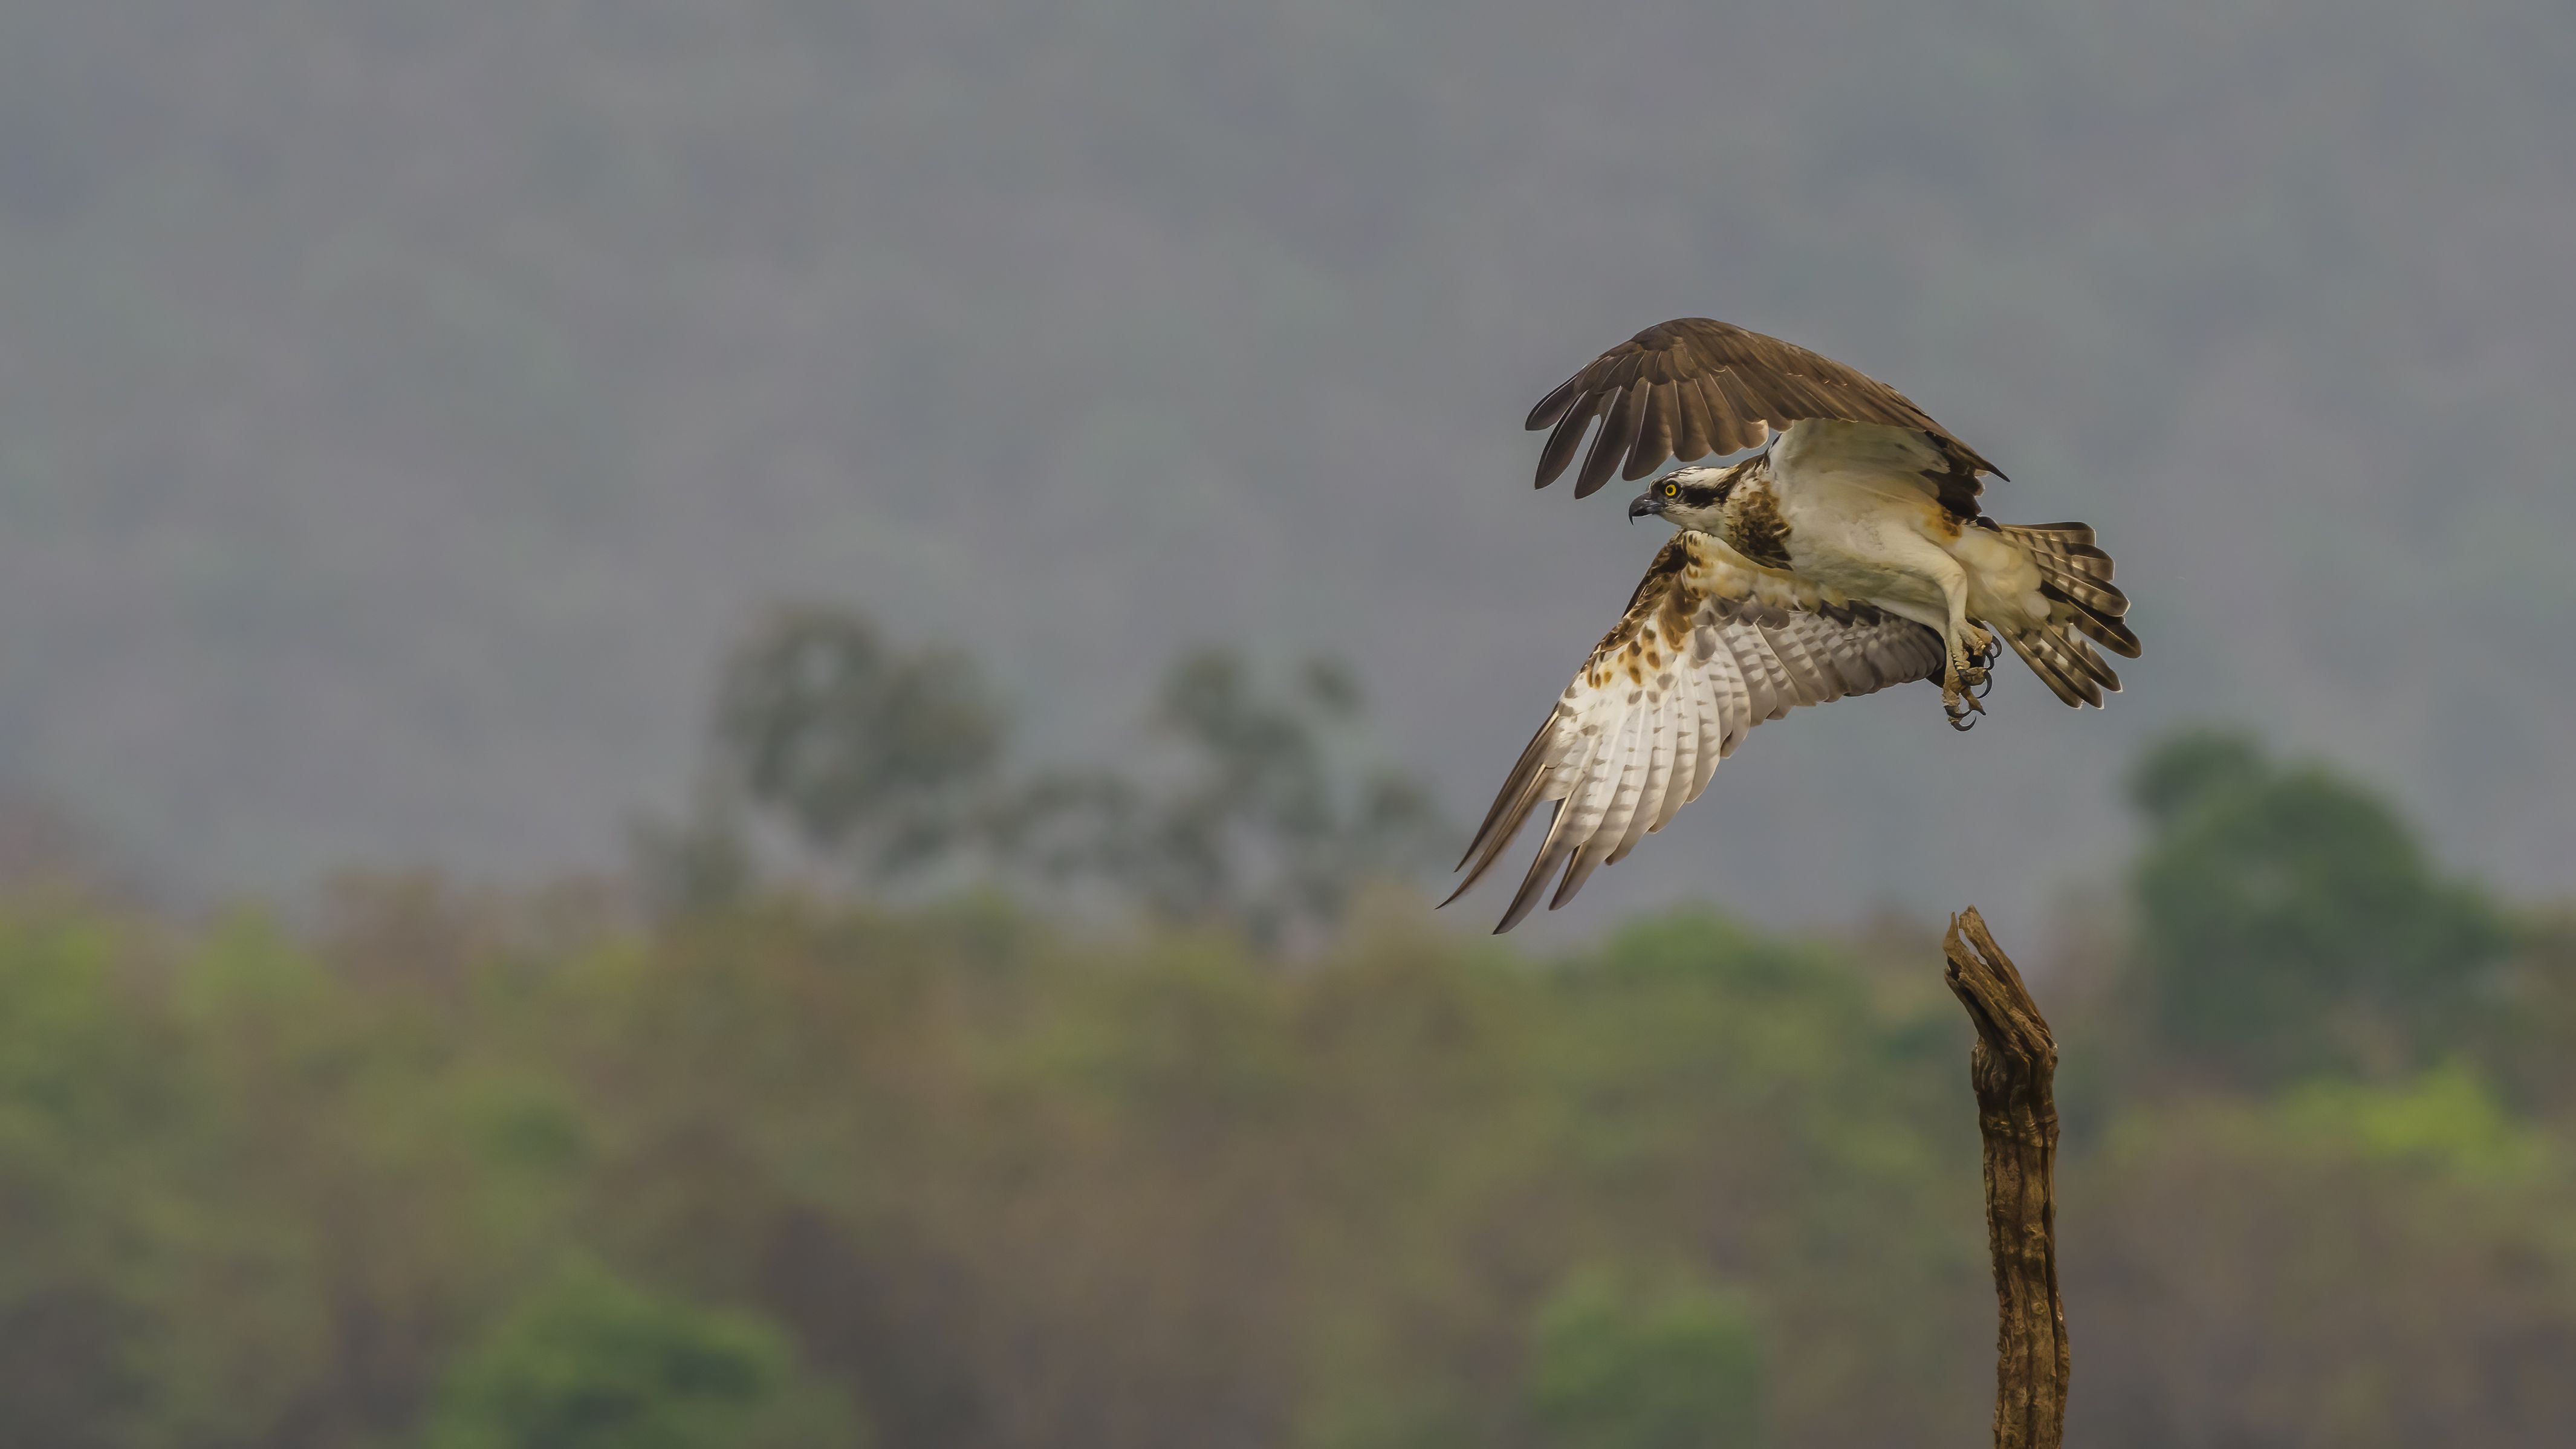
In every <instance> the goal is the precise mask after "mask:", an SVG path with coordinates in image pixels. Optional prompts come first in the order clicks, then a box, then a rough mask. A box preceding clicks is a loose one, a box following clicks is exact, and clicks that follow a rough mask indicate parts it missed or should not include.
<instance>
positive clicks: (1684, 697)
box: [1441, 533, 1942, 931]
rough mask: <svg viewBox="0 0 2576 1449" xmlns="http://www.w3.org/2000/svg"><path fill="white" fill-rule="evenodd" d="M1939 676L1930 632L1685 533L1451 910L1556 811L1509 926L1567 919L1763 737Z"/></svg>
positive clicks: (1517, 784)
mask: <svg viewBox="0 0 2576 1449" xmlns="http://www.w3.org/2000/svg"><path fill="white" fill-rule="evenodd" d="M1941 664H1942V654H1941V641H1940V636H1939V635H1937V634H1935V633H1934V632H1933V631H1932V630H1930V629H1927V628H1924V627H1923V626H1922V625H1920V624H1915V623H1910V622H1908V621H1906V620H1902V619H1898V618H1895V617H1893V616H1891V615H1888V614H1884V613H1881V612H1879V611H1878V610H1875V609H1872V608H1869V607H1867V606H1865V605H1853V604H1850V603H1848V602H1846V601H1844V600H1841V599H1838V598H1827V597H1824V596H1822V595H1820V594H1819V593H1818V592H1817V591H1816V590H1814V589H1813V588H1811V587H1808V586H1805V585H1802V584H1800V583H1799V582H1798V581H1797V580H1795V579H1791V578H1789V577H1788V576H1786V575H1783V574H1778V573H1776V571H1773V570H1769V569H1764V568H1761V567H1760V566H1759V565H1755V564H1752V563H1750V562H1747V561H1746V560H1744V559H1743V558H1742V557H1741V556H1740V555H1737V554H1735V553H1734V552H1733V551H1732V550H1729V549H1727V548H1726V547H1725V546H1724V545H1723V544H1720V543H1719V542H1718V541H1717V540H1715V539H1713V538H1710V537H1708V536H1707V535H1705V534H1698V533H1681V534H1676V535H1675V536H1674V537H1673V538H1672V539H1671V540H1670V541H1668V542H1667V543H1666V544H1665V545H1664V547H1663V549H1662V551H1661V552H1659V553H1657V554H1656V555H1655V561H1654V563H1653V565H1652V566H1651V567H1649V568H1648V570H1647V572H1646V577H1645V579H1644V580H1643V581H1642V582H1640V583H1639V584H1638V585H1637V591H1636V593H1635V594H1633V595H1632V596H1630V598H1629V601H1628V609H1627V612H1626V613H1625V614H1624V615H1623V616H1621V618H1620V620H1619V623H1618V625H1617V627H1615V628H1613V629H1612V630H1611V631H1610V632H1609V633H1607V634H1605V635H1603V636H1602V638H1601V642H1600V643H1599V644H1598V645H1596V646H1594V648H1593V651H1592V654H1591V656H1590V657H1589V658H1588V659H1586V660H1585V661H1584V664H1583V668H1582V669H1581V670H1580V671H1579V672H1578V673H1577V674H1576V675H1575V677H1574V682H1573V684H1571V685H1570V686H1568V687H1567V689H1566V691H1565V693H1564V695H1563V696H1562V697H1560V698H1559V699H1558V700H1557V702H1556V705H1555V707H1554V708H1553V709H1552V710H1551V711H1550V712H1549V715H1548V719H1547V723H1546V724H1544V725H1542V726H1541V727H1540V728H1539V731H1538V733H1537V734H1536V735H1535V736H1533V737H1532V738H1531V740H1530V742H1529V744H1528V746H1527V747H1525V748H1524V749H1523V750H1522V751H1521V754H1520V758H1519V760H1518V761H1516V762H1515V763H1514V764H1513V766H1512V771H1511V774H1510V775H1509V776H1508V777H1506V778H1505V780H1504V782H1503V788H1502V790H1501V791H1500V792H1499V793H1497V794H1496V796H1495V797H1494V804H1493V808H1492V809H1490V810H1488V811H1487V812H1486V813H1485V820H1484V823H1483V824H1482V825H1480V826H1478V827H1477V830H1476V835H1475V838H1474V839H1473V840H1471V841H1469V842H1468V845H1467V849H1466V852H1465V853H1464V854H1463V855H1462V856H1461V857H1460V859H1459V868H1460V869H1461V870H1463V871H1465V872H1466V873H1467V874H1466V879H1465V880H1464V881H1462V882H1461V883H1460V884H1459V887H1458V889H1457V891H1456V892H1455V893H1453V894H1452V895H1451V896H1450V898H1449V899H1450V900H1453V901H1454V900H1456V899H1457V898H1458V897H1459V896H1461V895H1464V894H1466V892H1467V890H1468V888H1469V887H1471V886H1473V885H1475V884H1476V882H1477V881H1478V880H1480V879H1482V878H1483V877H1484V875H1485V874H1486V873H1487V872H1488V871H1489V870H1491V869H1492V867H1493V866H1494V864H1495V862H1496V861H1498V860H1500V859H1501V857H1502V855H1503V854H1504V852H1505V850H1506V849H1507V848H1508V847H1509V846H1510V844H1511V841H1512V839H1513V837H1515V836H1517V835H1518V834H1519V833H1520V831H1521V829H1522V827H1523V826H1525V825H1526V824H1527V823H1528V821H1529V817H1530V816H1531V815H1532V814H1533V813H1535V812H1536V811H1537V809H1538V807H1539V806H1540V805H1542V804H1546V803H1549V802H1554V804H1555V813H1554V816H1553V818H1552V819H1551V820H1550V821H1549V823H1548V829H1547V833H1546V835H1545V837H1544V838H1543V839H1542V840H1541V841H1540V843H1539V848H1538V853H1537V854H1536V855H1535V856H1534V857H1532V859H1531V860H1530V863H1529V868H1528V870H1527V872H1526V873H1525V874H1524V875H1523V876H1522V878H1521V883H1520V886H1519V888H1518V889H1517V890H1516V891H1515V892H1514V893H1513V896H1512V901H1511V904H1510V906H1509V907H1508V908H1507V909H1506V910H1505V912H1504V914H1503V919H1502V924H1501V925H1500V926H1498V927H1497V928H1496V929H1497V930H1498V931H1508V930H1510V929H1511V928H1512V927H1513V926H1516V925H1518V924H1520V922H1521V921H1522V920H1524V919H1526V918H1527V917H1528V916H1529V914H1530V912H1532V911H1534V910H1536V909H1537V908H1538V902H1539V899H1540V897H1541V896H1542V895H1544V896H1546V897H1547V898H1548V908H1549V909H1550V910H1554V909H1556V908H1557V907H1559V906H1562V905H1564V904H1565V903H1566V902H1567V901H1570V900H1572V899H1573V898H1574V896H1575V894H1576V893H1577V892H1579V891H1580V890H1582V888H1583V885H1584V882H1586V881H1587V880H1589V879H1591V877H1592V873H1593V872H1594V871H1596V870H1598V869H1600V868H1601V867H1602V866H1604V865H1607V864H1610V863H1612V862H1614V861H1618V860H1620V859H1623V858H1624V857H1626V855H1627V854H1628V852H1629V851H1631V850H1634V849H1635V848H1636V847H1637V844H1638V843H1639V841H1641V840H1642V839H1643V838H1644V837H1645V836H1646V835H1649V834H1651V833H1653V832H1655V831H1658V830H1661V829H1662V828H1663V827H1664V825H1665V824H1666V822H1668V821H1670V820H1671V819H1672V817H1673V815H1674V813H1675V812H1676V811H1678V810H1679V809H1680V808H1681V807H1682V806H1683V805H1684V804H1687V803H1688V802H1690V801H1691V800H1694V799H1697V798H1698V797H1699V795H1700V792H1701V791H1703V790H1705V789H1706V788H1707V787H1708V782H1709V778H1710V776H1711V774H1712V773H1713V772H1714V771H1715V770H1716V768H1717V762H1718V761H1719V760H1721V759H1723V758H1724V757H1726V756H1727V755H1729V754H1732V753H1734V751H1735V747H1736V746H1737V745H1739V744H1741V743H1742V742H1743V740H1744V736H1745V735H1746V733H1747V732H1749V731H1750V730H1751V729H1752V728H1753V726H1754V725H1756V724H1758V723H1761V722H1762V721H1764V720H1770V719H1778V718H1780V717H1781V716H1782V715H1785V714H1787V713H1788V712H1789V711H1790V710H1791V709H1794V708H1796V707H1797V706H1799V705H1803V704H1821V703H1824V702H1826V701H1829V700H1834V699H1840V698H1842V697H1844V696H1845V695H1854V694H1868V693H1872V692H1874V691H1876V690H1880V689H1884V688H1886V687H1888V686H1889V685H1892V684H1901V683H1904V682H1906V681H1908V680H1913V679H1923V678H1927V677H1932V676H1936V675H1937V674H1938V673H1939V672H1940V669H1941ZM1551 881H1553V883H1554V889H1553V891H1550V890H1549V885H1550V883H1551ZM1441 904H1443V905H1446V904H1448V902H1447V901H1443V902H1442V903H1441Z"/></svg>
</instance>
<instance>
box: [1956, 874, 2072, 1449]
mask: <svg viewBox="0 0 2576 1449" xmlns="http://www.w3.org/2000/svg"><path fill="white" fill-rule="evenodd" d="M1941 950H1942V954H1943V955H1944V956H1946V957H1947V958H1948V959H1949V967H1948V969H1947V970H1946V971H1944V972H1943V973H1942V974H1943V979H1945V980H1946V981H1948V982H1949V983H1950V990H1951V992H1952V993H1953V994H1954V995H1956V996H1957V997H1958V998H1959V1004H1960V1005H1962V1006H1964V1007H1966V1008H1967V1009H1968V1019H1969V1021H1971V1022H1973V1023H1974V1024H1975V1026H1976V1028H1977V1044H1976V1046H1975V1047H1973V1048H1972V1049H1971V1050H1970V1051H1969V1054H1968V1077H1969V1081H1970V1082H1971V1083H1972V1084H1973V1085H1974V1086H1975V1087H1976V1090H1977V1126H1978V1128H1979V1130H1980V1131H1982V1132H1983V1133H1984V1134H1985V1139H1986V1246H1987V1247H1988V1248H1989V1249H1990V1250H1992V1252H1993V1253H1994V1258H1995V1304H1996V1309H1997V1314H1998V1317H1999V1318H2000V1320H2001V1322H2000V1326H1999V1327H1998V1329H1997V1331H1996V1334H1995V1449H2059V1445H2060V1444H2061V1443H2062V1442H2063V1440H2064V1438H2065V1434H2066V1378H2067V1372H2068V1368H2069V1360H2068V1356H2067V1348H2066V1305H2065V1303H2064V1302H2063V1301H2062V1300H2060V1299H2059V1297H2058V1296H2057V1103H2056V1100H2055V1098H2054V1097H2053V1096H2052V1095H2051V1091H2050V1086H2051V1083H2052V1081H2053V1080H2054V1078H2055V1077H2056V1074H2057V1041H2056V1039H2055V1038H2054V1037H2051V1036H2050V1035H2049V1032H2048V1023H2047V1022H2046V1021H2045V1020H2043V1019H2042V1018H2041V1017H2040V1014H2039V1006H2038V1004H2037V1003H2035V1002H2033V1001H2032V1000H2031V999H2030V989H2029V988H2028V987H2026V986H2024V985H2022V980H2021V972H2020V971H2018V970H2016V969H2015V968H2014V966H2013V963H2012V958H2011V957H2008V956H2006V955H2005V954H2004V953H2003V948H2002V947H2000V946H1997V945H1996V944H1995V938H1994V936H1993V935H1991V934H1990V933H1988V931H1987V930H1986V922H1985V918H1984V917H1983V916H1980V915H1978V914H1977V908H1976V907H1974V906H1970V907H1969V908H1968V909H1967V910H1965V911H1963V912H1961V913H1960V914H1958V915H1955V916H1952V917H1951V918H1950V932H1949V934H1948V935H1947V936H1946V937H1944V938H1943V940H1942V942H1941Z"/></svg>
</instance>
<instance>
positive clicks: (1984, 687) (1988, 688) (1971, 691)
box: [1968, 652, 1995, 699]
mask: <svg viewBox="0 0 2576 1449" xmlns="http://www.w3.org/2000/svg"><path fill="white" fill-rule="evenodd" d="M1994 657H1995V656H1994V655H1993V654H1992V653H1991V652H1989V653H1988V654H1987V655H1986V661H1987V662H1991V661H1992V660H1993V659H1994ZM1977 673H1978V674H1979V675H1980V676H1982V677H1981V678H1979V679H1978V680H1977V681H1976V683H1974V684H1971V685H1969V686H1968V698H1970V699H1983V698H1985V697H1986V696H1987V695H1989V694H1992V693H1994V692H1995V675H1994V671H1993V670H1991V669H1988V668H1986V667H1985V666H1984V664H1980V665H1979V666H1978V669H1977Z"/></svg>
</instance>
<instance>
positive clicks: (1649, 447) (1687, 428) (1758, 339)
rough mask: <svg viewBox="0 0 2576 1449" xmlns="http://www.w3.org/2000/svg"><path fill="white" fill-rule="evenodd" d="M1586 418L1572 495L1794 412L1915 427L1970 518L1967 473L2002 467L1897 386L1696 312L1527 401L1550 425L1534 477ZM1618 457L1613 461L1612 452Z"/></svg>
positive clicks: (1740, 441) (1705, 450) (1766, 426)
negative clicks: (1587, 441) (1586, 445)
mask: <svg viewBox="0 0 2576 1449" xmlns="http://www.w3.org/2000/svg"><path fill="white" fill-rule="evenodd" d="M1594 418H1599V419H1601V420H1602V422H1601V428H1600V431H1598V432H1597V433H1595V434H1594V435H1593V439H1592V450H1591V451H1590V452H1588V453H1586V454H1584V457H1583V471H1582V472H1581V473H1579V474H1577V475H1576V477H1575V482H1574V496H1575V497H1577V498H1588V497H1590V496H1591V495H1592V494H1593V493H1594V492H1595V491H1596V490H1598V489H1599V488H1600V487H1601V485H1602V484H1604V483H1606V482H1608V481H1609V480H1610V475H1611V473H1612V472H1613V471H1617V472H1618V473H1619V475H1620V476H1621V477H1623V478H1628V479H1632V480H1633V479H1637V478H1643V477H1645V476H1646V475H1647V474H1649V473H1652V472H1653V471H1655V469H1657V468H1659V467H1661V466H1662V465H1663V462H1664V459H1665V458H1667V457H1672V458H1678V459H1679V460H1681V461H1682V462H1685V463H1687V462H1689V461H1691V460H1692V459H1694V458H1701V457H1706V456H1707V455H1708V454H1710V453H1732V452H1736V451H1738V450H1740V449H1744V448H1758V447H1760V446H1761V445H1762V443H1763V441H1764V440H1765V439H1767V438H1768V437H1770V435H1771V433H1772V432H1773V431H1777V430H1785V429H1787V428H1788V427H1789V425H1790V424H1792V423H1795V422H1798V421H1800V420H1802V419H1806V418H1836V419H1840V420H1842V421H1845V422H1854V423H1880V424H1885V425H1886V426H1889V427H1893V428H1903V429H1907V430H1909V431H1912V432H1917V433H1921V434H1923V435H1924V436H1925V437H1926V438H1928V439H1929V440H1930V441H1931V443H1932V445H1933V446H1934V447H1935V448H1936V449H1938V450H1939V452H1940V453H1941V455H1942V457H1943V460H1944V463H1945V471H1946V472H1948V473H1951V474H1955V475H1956V481H1954V482H1948V483H1945V485H1944V486H1943V487H1942V488H1941V490H1940V491H1941V495H1942V501H1943V502H1944V503H1945V504H1951V503H1952V500H1953V498H1954V497H1957V498H1964V500H1965V503H1966V506H1965V507H1964V508H1961V507H1957V506H1956V505H1955V504H1953V505H1952V511H1954V512H1957V513H1960V514H1962V515H1963V516H1969V517H1973V516H1974V515H1975V513H1976V497H1977V493H1978V490H1979V485H1978V483H1977V474H1979V473H1981V472H1983V473H1992V474H1994V475H1995V476H1996V477H1998V478H2000V477H2002V476H2004V475H2003V470H2002V469H2000V468H1997V467H1996V466H1995V465H1994V464H1992V463H1989V462H1987V461H1986V460H1985V459H1984V458H1982V457H1979V456H1978V455H1977V452H1976V450H1975V449H1973V448H1971V447H1969V446H1968V445H1967V444H1965V443H1963V442H1960V441H1959V440H1958V439H1957V438H1954V437H1952V436H1951V435H1950V432H1949V430H1948V429H1946V428H1944V427H1942V426H1941V425H1940V424H1939V423H1936V422H1934V421H1932V419H1931V417H1930V416H1929V415H1927V414H1926V413H1925V412H1924V411H1923V410H1922V409H1921V408H1918V407H1916V406H1915V405H1914V404H1913V403H1912V402H1911V401H1910V400H1908V399H1907V398H1906V396H1905V394H1903V393H1901V392H1898V391H1897V390H1896V389H1894V388H1892V387H1889V386H1888V385H1887V384H1886V383H1883V382H1880V381H1879V380H1877V379H1876V378H1873V377H1870V376H1868V375H1866V374H1864V373H1861V372H1857V371H1854V370H1853V369H1851V368H1848V367H1845V366H1843V365H1842V364H1841V363H1839V362H1836V361H1834V360H1833V359H1832V358H1829V357H1821V356H1818V355H1817V354H1815V353H1813V352H1809V351H1808V350H1807V349H1805V348H1803V347H1800V346H1797V345H1796V344H1794V343H1788V342H1783V341H1781V340H1780V339H1779V338H1777V337H1765V336H1763V335H1762V334H1761V333H1759V332H1748V331H1746V330H1744V329H1743V328H1741V327H1735V326H1730V325H1729V324H1727V323H1724V322H1718V321H1712V320H1711V319H1709V318H1706V317H1677V318H1675V319H1673V320H1672V321H1670V322H1661V323H1657V324H1656V325H1654V326H1652V327H1649V328H1647V329H1646V330H1645V331H1643V332H1640V333H1638V334H1637V335H1636V336H1634V337H1631V338H1629V339H1628V340H1627V341H1625V342H1622V343H1620V344H1619V345H1618V346H1616V347H1613V348H1611V349H1610V350H1609V351H1607V352H1605V353H1602V354H1601V355H1600V356H1599V357H1596V358H1594V359H1593V360H1592V362H1591V364H1590V365H1589V366H1587V367H1585V368H1584V369H1583V370H1582V371H1581V372H1578V373H1576V374H1575V375H1574V376H1572V377H1569V378H1567V379H1566V380H1565V384H1564V385H1563V386H1561V387H1559V388H1558V389H1557V390H1556V391H1554V392H1552V393H1549V394H1548V395H1547V396H1546V397H1544V398H1542V399H1540V400H1539V405H1538V406H1537V407H1534V408H1532V409H1530V415H1529V423H1528V427H1529V428H1530V430H1531V431H1533V432H1535V431H1537V430H1538V429H1540V428H1553V429H1554V431H1553V432H1551V433H1549V434H1548V435H1547V445H1546V446H1545V447H1544V448H1542V449H1540V450H1539V458H1538V486H1539V487H1541V488H1544V487H1546V486H1547V485H1548V484H1550V483H1553V482H1555V481H1556V480H1557V477H1558V476H1559V475H1560V474H1562V473H1564V472H1565V467H1566V464H1568V463H1570V462H1572V461H1573V460H1574V450H1575V448H1576V447H1577V446H1578V445H1580V444H1581V443H1582V441H1583V434H1584V431H1585V430H1586V429H1587V428H1588V427H1589V426H1590V425H1591V422H1592V420H1593V419H1594ZM1622 459H1625V460H1626V461H1625V466H1624V467H1622V463H1621V460H1622Z"/></svg>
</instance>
